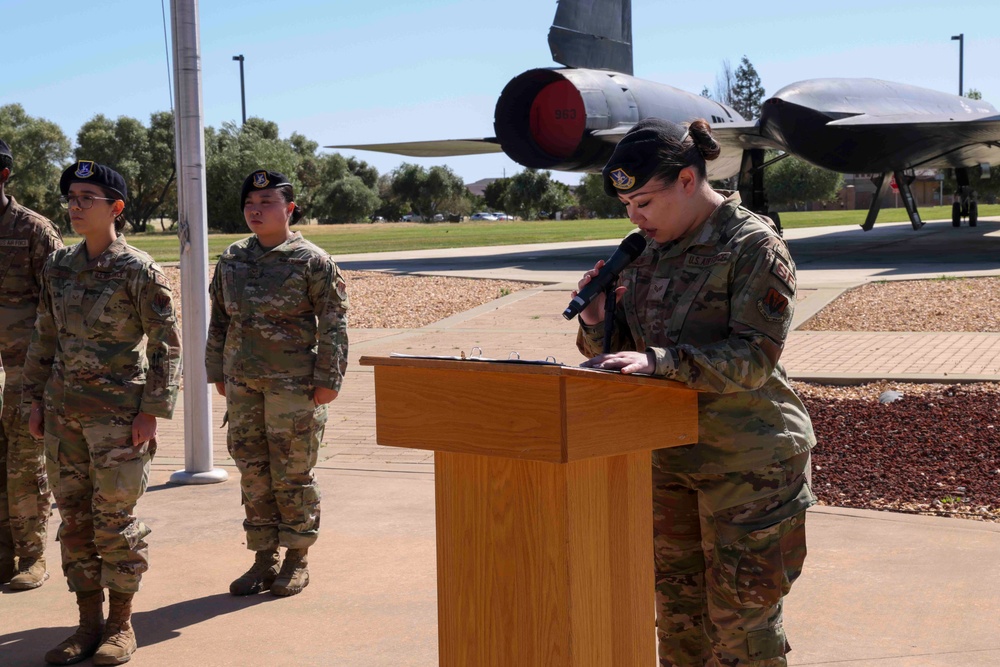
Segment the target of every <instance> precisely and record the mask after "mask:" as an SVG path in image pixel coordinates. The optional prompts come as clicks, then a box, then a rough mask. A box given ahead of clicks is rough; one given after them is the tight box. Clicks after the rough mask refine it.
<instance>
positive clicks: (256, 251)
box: [253, 232, 302, 257]
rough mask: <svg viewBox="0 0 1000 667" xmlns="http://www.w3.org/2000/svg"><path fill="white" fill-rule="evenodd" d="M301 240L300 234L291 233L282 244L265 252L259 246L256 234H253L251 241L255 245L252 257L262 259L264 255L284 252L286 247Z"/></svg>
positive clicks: (262, 247)
mask: <svg viewBox="0 0 1000 667" xmlns="http://www.w3.org/2000/svg"><path fill="white" fill-rule="evenodd" d="M301 238H302V232H292V235H291V236H289V237H288V238H287V239H286V240H285V241H284V242H283V243H279V244H278V245H276V246H274V247H273V248H271V249H270V250H265V249H264V246H262V245H261V244H260V239H259V238H257V235H256V234H254V236H253V241H254V244H255V248H254V253H253V254H254V257H263V256H264V255H266V254H268V253H272V252H284V251H286V250H287V249H288V246H290V245H291V244H293V243H295V242H296V241H298V240H299V239H301Z"/></svg>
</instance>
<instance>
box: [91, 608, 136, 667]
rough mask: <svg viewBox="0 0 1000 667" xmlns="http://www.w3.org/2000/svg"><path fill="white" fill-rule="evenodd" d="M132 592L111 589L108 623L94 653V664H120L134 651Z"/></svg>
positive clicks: (130, 656)
mask: <svg viewBox="0 0 1000 667" xmlns="http://www.w3.org/2000/svg"><path fill="white" fill-rule="evenodd" d="M133 595H134V593H119V592H118V591H111V595H110V598H111V600H110V602H108V623H107V625H106V626H104V638H103V639H102V640H101V645H100V646H99V647H97V653H95V654H94V664H95V665H120V664H122V663H125V662H128V661H129V660H131V659H132V654H133V653H135V649H136V644H135V631H134V630H133V629H132V596H133Z"/></svg>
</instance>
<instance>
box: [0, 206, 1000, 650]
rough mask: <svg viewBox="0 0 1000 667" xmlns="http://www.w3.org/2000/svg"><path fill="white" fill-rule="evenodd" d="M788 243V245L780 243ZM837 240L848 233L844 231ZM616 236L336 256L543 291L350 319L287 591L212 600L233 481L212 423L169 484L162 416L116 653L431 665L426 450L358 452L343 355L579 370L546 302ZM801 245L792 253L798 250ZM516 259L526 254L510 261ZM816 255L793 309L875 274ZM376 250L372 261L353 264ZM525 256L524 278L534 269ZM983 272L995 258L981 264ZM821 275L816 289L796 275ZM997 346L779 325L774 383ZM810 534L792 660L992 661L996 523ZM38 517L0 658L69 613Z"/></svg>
mask: <svg viewBox="0 0 1000 667" xmlns="http://www.w3.org/2000/svg"><path fill="white" fill-rule="evenodd" d="M984 226H986V227H987V228H986V229H985V230H984V229H983V227H984ZM907 229H908V225H907ZM965 229H966V228H963V229H960V230H955V231H956V232H959V234H954V235H951V236H950V237H949V236H948V235H947V234H940V235H938V237H939V238H938V241H936V242H935V243H936V245H937V246H938V249H939V252H938V255H939V257H940V256H944V257H945V258H947V257H948V256H949V254H950V253H949V252H944V253H942V252H941V250H940V247H941V244H942V243H943V242H947V241H948V240H949V239H950V240H951V241H952V242H955V239H959V240H962V239H966V240H969V241H981V238H980V237H985V238H988V239H992V238H993V237H992V236H990V234H993V233H994V231H995V230H997V229H1000V226H998V225H993V227H992V228H990V227H988V226H987V225H981V226H980V228H977V229H979V231H978V232H977V233H976V235H973V234H968V233H965ZM931 231H932V232H933V231H934V230H933V229H932V230H931ZM852 233H853V234H857V235H861V236H862V237H863V236H864V235H863V234H862V233H861V232H858V231H855V230H852ZM896 233H897V231H896V230H893V229H889V230H887V231H886V232H885V233H883V234H882V235H881V236H878V237H868V238H869V239H871V240H870V243H871V245H872V248H871V249H870V252H871V253H872V256H875V255H877V254H878V253H880V252H884V248H885V243H886V242H887V241H886V239H887V238H888V237H892V236H893V234H896ZM935 233H936V232H935ZM809 238H813V237H807V238H806V240H805V241H803V243H808V242H810V241H809ZM908 238H909V239H912V238H913V237H912V236H911V237H907V236H906V235H905V234H904V235H899V239H900V240H899V241H898V242H899V243H904V244H905V243H907V242H908V241H907V239H908ZM941 239H944V241H942V240H941ZM796 242H797V241H796V240H795V239H792V247H793V253H795V252H796V251H795V246H796ZM827 242H830V239H827ZM851 242H852V243H857V241H855V240H854V239H853V238H852V239H851ZM963 242H964V241H963ZM613 245H614V244H611V245H610V246H609V244H607V243H591V244H572V246H571V247H569V248H560V247H550V246H545V247H530V248H525V249H520V250H518V251H516V252H513V253H511V252H509V251H510V249H509V248H505V249H492V250H490V251H485V250H484V251H482V252H481V253H480V254H479V255H478V256H479V258H480V259H479V260H478V264H477V262H476V261H473V260H470V259H469V258H470V257H475V256H476V253H475V252H470V251H463V252H464V253H465V255H462V256H460V257H456V256H454V255H449V254H448V253H440V252H437V253H433V252H429V253H422V254H420V255H421V256H420V257H416V256H415V255H417V253H415V254H414V256H409V257H406V256H400V257H388V256H385V255H383V256H379V257H377V258H372V257H371V256H368V257H355V258H340V259H341V262H342V263H343V264H344V265H345V266H348V267H349V268H382V269H389V270H407V269H409V270H419V271H428V272H435V273H454V274H462V275H467V274H477V275H483V273H484V272H486V273H490V274H492V275H497V276H505V277H522V278H528V279H537V278H535V276H537V275H539V273H541V272H544V273H546V274H547V275H546V276H545V278H544V279H547V280H551V281H553V282H554V283H555V284H554V285H550V286H547V287H544V288H540V289H530V290H525V291H521V292H517V293H514V294H511V295H508V296H506V297H504V298H502V299H499V300H498V301H495V302H492V303H490V304H487V305H485V306H482V307H480V308H477V309H474V310H472V311H469V312H466V313H462V314H460V315H457V316H455V317H452V318H449V319H447V320H444V321H441V322H438V323H435V324H433V325H430V326H428V327H424V328H422V329H416V330H353V331H351V341H352V342H351V359H350V361H351V364H350V370H349V371H348V377H347V380H346V383H345V385H344V390H343V392H342V394H341V396H340V398H339V399H338V400H337V401H336V403H335V404H334V409H333V410H332V411H331V418H330V421H329V425H328V431H327V437H326V440H325V443H324V448H323V450H322V454H321V459H322V460H321V463H320V465H319V467H318V468H317V474H318V477H319V479H320V484H321V487H322V489H323V494H324V495H323V512H324V519H323V536H322V538H321V539H320V541H319V542H318V543H317V545H316V547H314V549H313V550H312V551H311V552H310V559H311V572H312V575H313V579H312V583H311V584H310V587H309V588H308V589H307V590H306V591H305V592H304V593H303V594H302V595H299V596H296V597H294V598H289V599H275V598H272V597H271V596H269V595H261V596H257V597H254V598H243V599H237V598H232V597H231V596H229V595H228V594H227V593H226V591H227V587H228V582H229V581H230V580H231V579H232V578H233V577H234V576H236V575H237V574H239V573H240V572H242V570H243V569H244V568H245V567H246V565H247V564H249V554H248V552H247V551H246V550H245V547H244V546H243V544H244V543H243V534H242V530H241V520H242V512H241V510H240V506H239V487H238V482H237V479H236V477H237V474H236V472H235V469H234V467H233V465H232V461H231V459H230V458H229V457H228V455H227V453H226V451H225V432H224V430H221V429H216V430H215V442H214V445H213V450H214V452H215V462H216V465H218V466H220V467H222V468H224V469H226V470H228V471H229V472H230V474H231V477H230V479H229V481H227V482H225V483H222V484H216V485H208V486H195V487H177V486H170V485H167V484H166V480H167V479H168V477H169V475H170V473H171V472H173V471H175V470H178V469H180V468H182V467H183V462H184V456H183V451H184V436H183V432H182V429H183V409H180V410H179V411H178V414H177V415H176V416H175V419H174V420H173V421H171V422H162V423H161V429H160V430H161V437H160V441H161V442H160V450H159V453H158V455H157V459H156V461H155V463H154V466H153V475H152V480H151V486H150V489H149V492H148V493H147V494H146V496H144V498H143V499H142V501H141V502H140V505H139V508H138V512H137V513H138V514H139V515H140V516H141V517H142V518H143V519H144V520H146V521H147V522H148V523H149V525H150V526H151V527H152V528H153V530H154V532H153V534H152V536H151V537H150V544H151V549H150V551H151V559H152V569H151V570H150V572H149V573H148V575H147V576H146V578H145V580H144V586H145V587H144V589H143V591H142V592H141V593H140V594H139V595H138V596H137V597H136V617H135V621H136V622H135V625H136V628H137V633H138V637H139V644H140V647H141V648H140V650H139V652H138V653H137V654H136V657H135V658H134V659H133V662H132V664H135V665H136V666H137V667H143V666H154V665H155V666H161V665H162V666H166V665H178V664H205V665H269V666H278V667H281V666H284V665H337V666H338V667H339V666H345V667H354V666H357V667H379V666H383V665H384V666H389V665H392V666H397V665H420V666H429V665H434V664H436V662H437V636H436V620H435V619H436V589H435V577H436V571H435V566H436V565H435V541H434V540H435V538H434V495H433V465H432V460H431V455H429V454H428V453H427V452H424V451H417V450H403V449H393V448H384V447H379V446H377V445H376V444H375V431H374V412H373V405H374V387H373V374H372V369H371V368H366V367H361V366H359V365H358V363H357V360H358V357H359V356H361V355H385V354H389V353H391V352H406V353H427V354H457V353H458V352H460V351H465V352H467V353H468V352H470V351H471V350H472V348H473V347H480V348H482V349H483V351H484V354H485V355H486V356H493V357H498V356H506V355H507V354H508V353H509V352H511V351H516V352H518V353H519V354H520V355H521V357H522V358H539V359H541V358H545V357H546V356H549V355H553V356H555V357H556V358H557V359H558V360H559V361H562V362H564V363H576V362H577V361H579V360H580V356H579V354H578V353H577V351H576V349H575V346H574V337H575V325H574V324H573V323H570V322H565V321H564V320H563V319H562V317H561V312H562V309H563V308H564V307H565V305H566V303H567V302H568V300H569V288H570V286H571V284H572V281H573V280H574V279H575V276H577V275H579V272H580V271H581V270H582V269H581V268H580V267H581V266H583V267H586V266H588V265H592V263H593V261H594V259H595V258H596V257H603V256H607V255H608V254H610V248H611V247H613ZM800 247H801V248H802V253H801V254H802V256H803V257H806V256H807V254H808V252H809V251H808V247H809V246H808V245H802V246H800ZM817 247H820V248H821V244H820V245H819V246H817ZM880 247H881V248H882V249H881V250H880V249H879V248H880ZM817 252H821V250H820V251H817ZM865 252H866V251H865V250H864V249H860V250H858V252H857V254H856V255H854V256H853V257H854V259H852V260H851V261H852V262H858V261H864V260H863V258H864V257H865V254H864V253H865ZM994 256H995V257H1000V255H994ZM530 257H534V258H536V259H534V260H527V259H526V258H530ZM930 259H933V257H931V258H930ZM796 261H797V262H800V260H799V258H798V256H796ZM825 261H826V260H822V259H816V260H807V261H805V262H800V282H801V283H803V284H804V289H803V293H804V294H805V295H806V296H805V299H804V300H803V301H802V302H800V304H799V306H798V309H799V315H798V316H797V321H801V319H802V318H804V317H806V316H807V315H808V313H809V311H810V310H818V309H819V308H820V307H822V304H823V303H825V302H826V301H828V300H829V299H830V298H832V297H833V296H835V295H836V294H837V293H839V290H840V289H842V288H843V287H846V286H848V285H850V284H857V283H859V282H862V281H863V280H867V279H872V278H873V277H879V276H881V275H883V274H884V273H885V272H886V271H890V269H885V268H884V267H880V266H872V267H862V268H860V269H859V268H853V269H849V270H848V269H841V268H837V265H836V264H835V263H830V264H828V263H824V262H825ZM839 261H840V262H842V263H843V262H845V258H844V257H843V256H840V258H839ZM921 261H923V260H921ZM373 262H376V263H379V264H381V266H378V267H374V266H367V267H365V265H366V264H371V263H373ZM977 262H978V260H977ZM977 262H973V263H972V264H971V265H966V266H962V267H961V268H959V269H957V271H952V270H950V269H947V270H942V269H941V267H940V266H939V265H936V264H933V262H932V263H931V264H929V265H927V266H922V267H920V268H919V270H918V269H917V268H915V267H910V268H907V266H906V265H905V264H904V263H902V262H899V266H898V267H897V268H895V269H891V271H892V272H894V274H895V277H902V276H915V275H921V274H924V273H928V272H929V273H930V275H941V273H943V272H948V273H960V272H961V271H964V270H968V271H972V272H976V273H977V274H978V275H981V274H983V273H988V272H989V271H990V269H989V267H988V266H986V265H985V263H984V264H982V265H981V264H979V263H977ZM533 263H534V266H538V267H541V270H540V271H534V270H532V265H533ZM803 264H806V265H807V266H806V268H804V269H803V268H802V266H803ZM393 265H398V266H396V267H395V268H394V267H393ZM808 265H811V266H808ZM969 266H971V267H972V268H969ZM403 267H405V268H403ZM418 267H422V268H418ZM504 267H507V268H504ZM826 272H835V274H830V273H826ZM859 272H861V273H864V274H865V275H860V274H859ZM993 272H994V273H1000V270H998V267H996V266H994V268H993ZM821 275H825V276H827V278H826V279H827V280H829V281H830V282H824V281H823V280H818V279H817V280H813V277H815V276H821ZM830 275H834V277H833V278H832V279H831V278H829V276H830ZM838 281H839V282H838ZM852 281H853V282H852ZM998 341H1000V335H983V334H847V333H821V332H794V333H793V334H792V335H791V338H790V340H789V344H788V347H787V350H786V352H785V356H784V360H785V363H786V366H787V368H788V370H789V372H790V373H791V375H792V376H793V377H796V378H802V379H819V378H822V379H825V380H834V381H835V380H840V381H847V380H851V379H854V380H856V379H859V378H860V379H878V378H884V377H897V378H900V379H913V380H928V379H937V380H944V381H951V380H954V379H979V380H1000V368H998V363H1000V362H998V355H1000V344H998ZM946 372H947V373H948V375H947V376H946V375H944V373H946ZM222 411H223V403H222V401H221V400H220V399H218V397H216V400H215V401H214V407H213V413H214V415H213V421H214V423H215V424H216V425H219V424H221V417H222ZM809 526H810V528H809V530H810V536H809V543H810V555H809V559H808V560H807V563H806V569H805V572H804V574H803V576H802V578H801V579H800V581H799V582H798V583H797V584H796V586H795V589H794V590H793V592H792V594H791V596H790V597H789V598H788V601H787V628H788V634H789V638H790V641H791V643H792V645H793V647H794V651H793V652H792V653H791V654H790V656H789V664H790V665H793V666H798V665H801V666H805V665H809V666H813V667H817V666H822V667H834V666H837V667H839V666H841V665H859V666H861V665H865V666H867V665H877V666H883V665H884V666H885V667H987V666H991V667H993V666H995V665H998V664H1000V638H998V637H997V634H996V629H997V627H1000V568H997V566H996V563H997V557H998V554H1000V525H997V524H986V523H978V522H972V521H963V520H957V519H941V518H936V517H913V516H904V515H899V514H892V513H880V512H867V511H858V510H843V509H837V508H814V509H812V510H810V518H809ZM55 527H56V520H55V519H53V521H52V523H51V528H52V530H51V531H50V545H49V552H48V553H49V557H50V559H51V560H50V570H51V571H52V573H53V578H52V580H51V581H50V582H49V583H48V584H46V585H45V586H43V587H42V588H41V589H39V590H37V591H31V592H25V593H11V592H10V591H9V590H7V589H6V587H5V588H4V589H3V592H2V595H0V665H3V666H4V667H15V666H21V665H38V664H41V661H40V656H41V655H42V654H43V653H44V651H45V650H46V649H47V648H49V647H51V646H52V645H54V644H55V643H57V642H58V641H60V640H61V639H62V638H63V637H64V636H66V635H67V634H68V633H69V631H70V627H71V624H72V623H73V622H74V621H75V610H74V604H73V597H72V596H71V595H69V594H67V593H66V592H65V583H64V581H63V580H62V576H61V574H60V573H59V568H58V565H57V562H58V550H57V545H55V543H54V542H51V540H52V539H54V535H55ZM85 664H86V663H85ZM502 667H508V666H502ZM510 667H521V666H510Z"/></svg>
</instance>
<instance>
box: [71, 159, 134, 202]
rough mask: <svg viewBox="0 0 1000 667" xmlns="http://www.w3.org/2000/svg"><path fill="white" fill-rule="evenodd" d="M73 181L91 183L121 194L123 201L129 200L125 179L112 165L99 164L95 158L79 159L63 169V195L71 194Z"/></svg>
mask: <svg viewBox="0 0 1000 667" xmlns="http://www.w3.org/2000/svg"><path fill="white" fill-rule="evenodd" d="M71 183H91V184H93V185H99V186H101V187H102V188H106V189H108V190H111V191H113V192H114V193H115V194H117V195H119V196H121V199H122V201H126V200H128V188H127V187H126V186H125V179H124V178H122V175H121V174H119V173H118V172H117V171H115V170H114V169H112V168H111V167H106V166H104V165H103V164H97V163H96V162H94V161H93V160H78V161H77V163H76V164H71V165H70V166H68V167H66V170H65V171H63V173H62V176H61V177H60V178H59V191H60V192H61V193H62V195H63V197H65V196H66V195H67V194H69V186H70V184H71Z"/></svg>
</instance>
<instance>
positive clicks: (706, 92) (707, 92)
mask: <svg viewBox="0 0 1000 667" xmlns="http://www.w3.org/2000/svg"><path fill="white" fill-rule="evenodd" d="M699 94H700V95H701V96H702V97H707V98H708V99H712V91H710V90H709V89H708V86H702V87H701V93H699Z"/></svg>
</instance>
